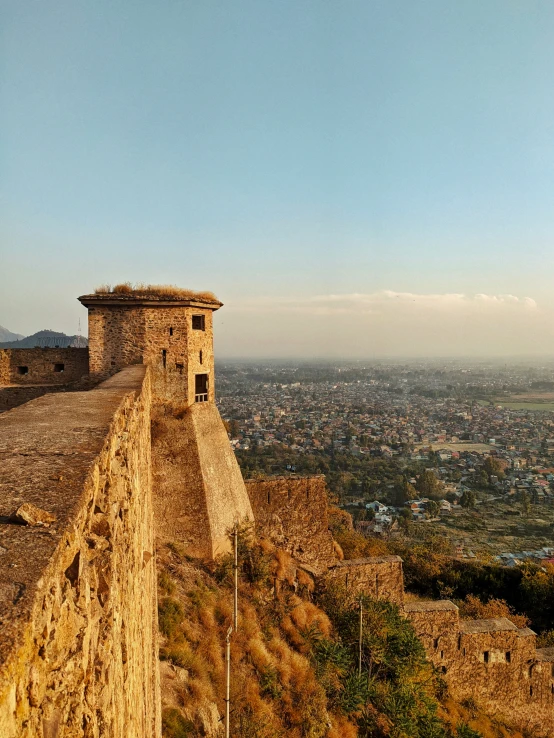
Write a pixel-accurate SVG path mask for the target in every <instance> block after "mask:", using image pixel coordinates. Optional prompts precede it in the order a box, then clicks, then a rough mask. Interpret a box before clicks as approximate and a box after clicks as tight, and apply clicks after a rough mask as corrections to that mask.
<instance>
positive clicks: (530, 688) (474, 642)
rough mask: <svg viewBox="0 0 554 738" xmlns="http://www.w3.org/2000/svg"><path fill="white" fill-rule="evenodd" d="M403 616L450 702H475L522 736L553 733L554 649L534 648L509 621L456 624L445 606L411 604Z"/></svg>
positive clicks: (530, 635)
mask: <svg viewBox="0 0 554 738" xmlns="http://www.w3.org/2000/svg"><path fill="white" fill-rule="evenodd" d="M404 611H405V613H406V616H407V617H408V619H409V620H410V621H411V622H412V624H413V626H414V628H415V631H416V633H417V635H418V636H419V638H421V640H422V641H423V644H424V646H425V649H426V651H427V655H428V657H429V659H430V660H431V661H432V662H433V663H434V664H435V666H437V668H438V669H439V670H440V671H441V672H442V674H443V677H444V679H445V681H446V683H447V684H448V688H449V690H450V693H451V694H452V695H453V697H454V698H455V699H457V700H464V699H467V698H472V699H474V700H475V701H476V702H477V703H478V704H480V705H481V706H482V707H483V708H484V709H485V710H486V711H487V712H489V713H490V714H492V715H498V716H499V717H504V718H506V719H508V720H509V721H510V722H512V723H513V724H514V725H516V726H517V727H519V728H520V729H522V730H528V731H531V732H533V733H534V734H535V735H540V736H545V737H546V736H551V735H552V734H553V732H554V648H543V649H537V648H536V643H535V641H536V636H535V633H534V632H533V631H532V630H531V629H530V628H518V627H517V626H516V625H514V624H513V623H512V622H511V621H510V620H508V619H507V618H492V619H487V620H462V621H460V620H459V616H458V608H457V607H456V606H455V605H454V604H453V603H452V602H448V601H444V602H410V603H406V605H405V607H404Z"/></svg>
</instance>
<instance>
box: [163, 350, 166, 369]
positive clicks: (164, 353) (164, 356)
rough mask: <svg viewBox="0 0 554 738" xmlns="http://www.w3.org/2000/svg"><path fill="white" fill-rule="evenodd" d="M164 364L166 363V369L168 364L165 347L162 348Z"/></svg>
mask: <svg viewBox="0 0 554 738" xmlns="http://www.w3.org/2000/svg"><path fill="white" fill-rule="evenodd" d="M162 364H163V365H164V369H165V368H166V366H167V351H166V350H165V349H162Z"/></svg>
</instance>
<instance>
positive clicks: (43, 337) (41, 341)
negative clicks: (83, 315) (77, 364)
mask: <svg viewBox="0 0 554 738" xmlns="http://www.w3.org/2000/svg"><path fill="white" fill-rule="evenodd" d="M11 335H12V336H13V335H15V334H13V333H12V334H11ZM87 346H88V341H87V339H86V338H83V336H66V334H65V333H58V332H57V331H50V330H44V331H38V333H33V335H32V336H27V338H24V337H23V336H21V340H7V341H0V349H6V348H12V349H15V348H36V347H39V348H69V347H73V348H86V347H87Z"/></svg>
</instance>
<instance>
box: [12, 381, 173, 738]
mask: <svg viewBox="0 0 554 738" xmlns="http://www.w3.org/2000/svg"><path fill="white" fill-rule="evenodd" d="M0 486H1V488H2V496H1V497H0V735H1V736H2V738H20V737H23V736H25V737H27V738H35V737H36V736H48V737H50V736H58V735H59V736H61V735H66V736H69V735H72V736H77V735H79V736H87V737H90V738H92V737H93V736H100V735H106V736H108V735H109V736H114V738H129V737H130V736H132V737H136V738H142V736H144V737H145V738H149V737H152V738H155V737H156V736H159V734H160V716H159V684H158V657H157V616H156V572H155V558H154V536H153V521H152V496H151V481H150V381H149V377H148V375H147V374H146V367H133V368H129V369H125V370H124V371H122V372H121V373H120V374H118V375H117V376H115V377H113V378H112V379H110V380H109V381H107V382H105V383H104V384H102V385H101V386H100V387H98V388H97V389H95V390H91V391H89V392H73V393H67V394H61V395H60V394H50V395H47V396H45V397H42V398H40V399H37V400H35V401H33V402H30V403H28V404H26V405H24V406H23V407H20V408H17V409H15V410H12V411H10V412H8V413H4V414H3V415H1V416H0ZM24 504H25V505H27V506H28V505H29V504H31V505H34V506H35V507H36V508H38V511H34V513H33V515H34V517H35V522H37V520H38V522H40V520H42V521H44V524H43V525H40V524H38V525H25V524H21V523H22V522H23V521H22V520H21V517H18V516H15V515H14V513H16V511H17V510H18V509H20V508H21V506H22V505H24ZM52 518H53V519H52Z"/></svg>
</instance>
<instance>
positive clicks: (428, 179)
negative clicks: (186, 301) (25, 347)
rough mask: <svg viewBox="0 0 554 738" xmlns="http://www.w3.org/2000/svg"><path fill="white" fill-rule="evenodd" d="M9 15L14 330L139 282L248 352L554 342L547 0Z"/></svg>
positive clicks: (282, 1)
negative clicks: (104, 289)
mask: <svg viewBox="0 0 554 738" xmlns="http://www.w3.org/2000/svg"><path fill="white" fill-rule="evenodd" d="M0 14H1V16H0V29H1V30H0V34H1V36H0V55H1V56H0V108H1V109H2V115H1V116H0V147H1V150H0V156H1V158H0V190H1V191H0V216H1V225H0V229H1V230H0V238H1V241H0V324H1V325H4V326H5V327H7V328H10V329H11V330H13V331H17V332H21V333H30V332H33V331H34V330H38V329H40V328H44V327H49V328H55V329H60V330H64V331H66V332H74V331H75V328H76V324H77V320H78V317H79V315H81V310H82V309H81V308H80V307H79V306H78V304H77V302H76V301H75V296H76V295H77V294H82V293H83V292H87V291H91V290H92V289H93V288H94V287H95V286H96V285H97V284H100V283H105V282H108V283H112V284H113V283H116V282H119V281H127V280H130V281H143V282H153V283H159V282H164V283H167V282H169V283H176V284H179V285H181V286H186V287H193V288H198V289H212V290H214V291H215V292H216V293H217V294H218V295H219V296H220V297H221V299H222V300H223V301H224V302H225V303H226V307H225V308H224V309H223V310H222V311H221V312H220V313H219V314H218V337H217V341H218V347H219V351H220V353H221V355H225V356H226V355H229V356H231V355H268V356H278V355H282V356H292V355H296V354H298V355H301V354H302V355H314V356H316V355H320V356H324V355H335V354H338V355H341V356H350V355H352V356H354V355H360V356H362V355H363V356H372V355H393V354H394V355H404V354H420V355H421V354H423V355H425V354H429V355H437V353H439V354H440V353H443V352H446V353H449V354H457V355H460V354H465V353H467V354H483V353H489V352H492V353H496V354H502V353H509V354H513V353H554V349H552V348H551V347H554V332H553V329H552V328H551V326H552V325H554V320H552V318H554V297H553V295H552V293H553V290H552V282H553V276H554V248H553V234H554V207H553V204H554V203H553V199H554V94H553V93H552V91H553V89H554V4H553V3H552V2H550V0H544V1H541V2H535V1H533V0H519V1H517V2H516V1H515V0H463V2H462V1H458V2H454V1H452V2H445V0H421V1H418V2H414V0H396V1H395V0H350V1H344V0H311V1H307V0H290V1H289V0H279V1H278V2H275V1H274V0H273V1H269V0H252V1H249V2H246V1H244V0H232V1H231V2H229V1H228V0H225V1H223V0H222V1H221V2H211V0H202V2H192V0H160V1H159V2H155V3H154V2H145V1H144V0H136V1H135V2H132V3H130V2H128V0H126V1H125V2H122V1H121V0H115V1H114V0H110V1H109V2H108V1H107V0H95V2H89V1H87V2H84V1H83V0H50V1H49V2H39V0H33V2H29V1H28V0H6V2H4V3H3V5H2V8H1V10H0ZM453 295H454V296H460V295H461V296H463V297H462V298H459V299H455V298H453V297H452V296H453ZM475 295H482V296H485V297H486V298H487V299H485V297H479V298H475ZM506 296H508V297H506ZM515 298H517V299H515ZM525 298H529V299H527V300H526V299H525ZM82 317H83V319H84V311H83V314H82ZM414 321H415V322H414ZM414 331H415V332H416V333H418V334H419V336H418V340H416V339H415V338H414ZM445 334H448V340H446V341H445Z"/></svg>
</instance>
